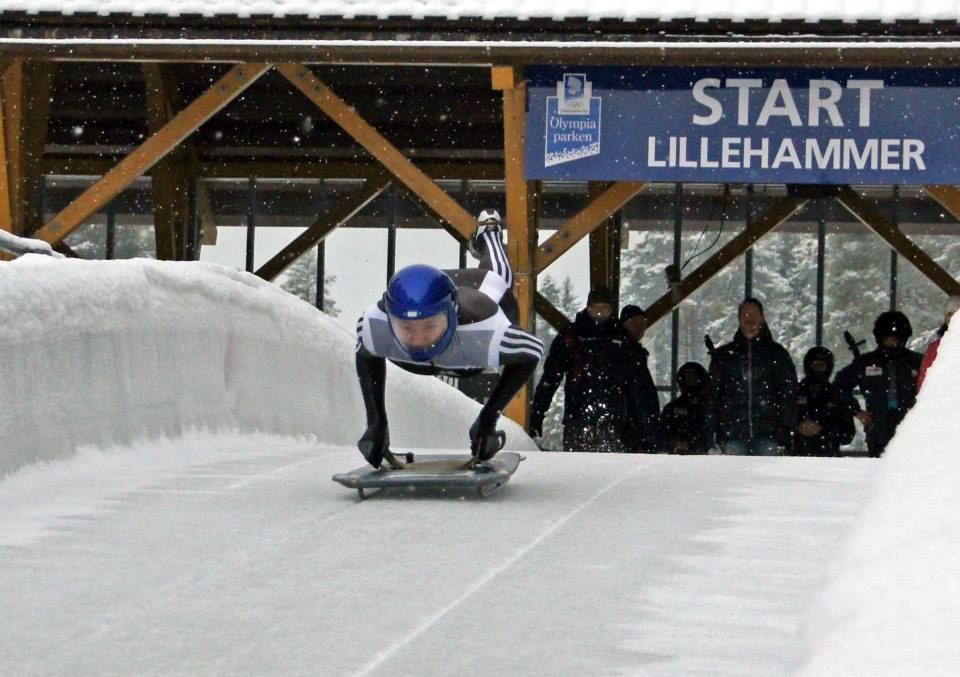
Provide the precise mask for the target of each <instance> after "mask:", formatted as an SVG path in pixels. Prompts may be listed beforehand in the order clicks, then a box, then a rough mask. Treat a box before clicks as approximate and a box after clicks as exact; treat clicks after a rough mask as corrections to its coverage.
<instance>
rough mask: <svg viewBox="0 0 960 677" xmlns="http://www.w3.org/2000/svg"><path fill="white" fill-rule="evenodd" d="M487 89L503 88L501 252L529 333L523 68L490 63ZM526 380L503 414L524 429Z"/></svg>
mask: <svg viewBox="0 0 960 677" xmlns="http://www.w3.org/2000/svg"><path fill="white" fill-rule="evenodd" d="M491 75H492V80H493V88H494V89H499V90H500V91H502V92H503V151H504V152H503V156H504V177H505V187H506V194H507V215H506V222H507V233H508V240H507V256H508V258H509V259H510V267H511V268H512V269H513V279H514V282H513V294H514V296H516V298H517V304H518V306H519V308H520V317H519V323H520V326H521V327H523V328H524V329H525V330H527V331H529V332H533V331H534V315H533V313H534V295H535V294H536V291H537V271H536V268H535V266H534V252H535V251H536V246H537V228H536V219H537V214H536V212H537V210H536V204H537V195H536V187H535V185H534V184H533V182H527V180H526V176H525V171H524V145H525V128H526V103H527V84H526V82H525V81H524V79H523V71H522V70H521V69H519V68H513V67H509V66H506V67H494V68H493V71H492V74H491ZM530 398H531V390H530V384H527V385H525V386H524V387H523V388H522V389H521V391H520V392H519V393H517V396H516V397H514V398H513V401H512V402H510V404H509V405H508V406H507V409H506V412H505V413H506V414H507V416H509V417H510V418H512V419H513V420H514V421H516V422H517V423H519V424H520V425H522V426H524V427H526V425H527V422H528V420H529V416H530Z"/></svg>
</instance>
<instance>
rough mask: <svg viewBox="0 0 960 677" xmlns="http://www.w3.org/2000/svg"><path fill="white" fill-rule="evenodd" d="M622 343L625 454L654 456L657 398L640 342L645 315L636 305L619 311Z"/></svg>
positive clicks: (644, 327) (658, 402)
mask: <svg viewBox="0 0 960 677" xmlns="http://www.w3.org/2000/svg"><path fill="white" fill-rule="evenodd" d="M620 324H621V325H623V329H624V336H625V338H626V341H624V344H623V356H622V359H623V370H622V372H621V377H622V378H623V394H624V399H623V404H624V409H625V412H624V421H623V442H624V447H625V449H624V450H625V451H631V452H637V453H640V452H647V453H654V452H655V451H656V447H657V438H658V434H657V428H658V418H659V416H660V397H659V395H657V386H656V385H655V384H654V382H653V376H651V375H650V368H649V366H648V365H647V358H649V357H650V353H649V352H647V349H646V348H644V347H643V344H642V343H641V342H640V341H641V339H643V335H644V333H645V332H646V330H647V314H646V313H645V312H643V310H642V309H641V308H640V307H639V306H632V305H626V306H624V307H623V308H622V309H621V310H620Z"/></svg>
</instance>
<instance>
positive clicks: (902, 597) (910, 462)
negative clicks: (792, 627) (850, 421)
mask: <svg viewBox="0 0 960 677" xmlns="http://www.w3.org/2000/svg"><path fill="white" fill-rule="evenodd" d="M953 324H957V320H956V318H954V321H953V323H952V325H953ZM952 325H951V329H950V331H949V332H948V333H947V335H946V336H945V337H944V339H943V342H942V343H941V345H940V353H939V355H938V357H937V360H936V362H935V363H934V365H933V367H931V369H930V371H929V372H928V375H927V380H926V381H925V382H924V385H923V391H922V392H921V393H920V397H919V399H918V401H917V405H916V406H915V407H914V409H913V410H912V411H911V412H910V413H909V414H908V416H907V418H906V419H905V420H904V422H903V423H902V424H901V426H900V428H899V429H898V430H897V435H896V437H895V438H894V440H893V441H892V442H891V444H890V446H889V447H888V449H887V452H886V454H885V455H884V457H883V459H882V460H881V461H880V462H881V464H882V469H881V472H880V474H879V479H878V482H877V486H876V487H875V491H874V495H873V497H872V498H871V500H869V501H868V502H867V504H866V505H865V507H864V511H863V513H862V515H861V516H860V518H859V523H858V525H857V527H856V529H855V532H854V534H853V537H852V539H851V540H850V542H849V544H848V547H847V548H846V549H845V552H844V553H843V555H842V557H841V559H840V560H839V561H838V562H837V563H836V565H835V567H834V569H833V571H832V574H831V577H830V581H829V585H828V586H827V588H826V590H825V592H824V594H823V595H822V596H821V599H820V601H819V603H818V605H817V607H816V608H815V610H814V612H813V613H812V615H811V618H810V620H809V622H808V628H809V630H808V634H809V638H810V641H809V644H810V650H809V654H808V658H807V660H806V662H805V664H804V665H803V666H802V668H801V669H800V670H799V673H798V674H799V675H802V676H803V677H814V676H816V677H819V676H828V675H829V676H830V677H835V676H836V675H870V676H871V677H886V676H889V677H902V676H903V675H924V676H925V677H931V676H934V675H944V676H947V675H950V676H952V675H955V674H957V669H958V666H960V642H958V641H957V637H960V453H958V441H960V416H958V415H957V384H958V383H960V325H958V326H957V327H953V326H952Z"/></svg>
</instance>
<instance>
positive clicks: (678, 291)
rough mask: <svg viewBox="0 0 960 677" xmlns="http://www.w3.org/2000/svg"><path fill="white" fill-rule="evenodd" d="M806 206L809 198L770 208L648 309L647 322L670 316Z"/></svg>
mask: <svg viewBox="0 0 960 677" xmlns="http://www.w3.org/2000/svg"><path fill="white" fill-rule="evenodd" d="M807 202H809V199H808V198H804V197H798V196H793V195H790V196H787V197H785V198H783V199H782V200H780V201H779V202H777V203H775V204H774V205H772V206H771V207H770V208H769V209H768V210H767V211H765V212H764V213H763V214H761V215H760V217H759V218H757V219H756V220H755V221H754V222H753V223H751V224H750V225H749V226H748V227H747V228H745V229H744V230H743V232H741V233H740V234H739V235H737V236H736V237H734V238H733V239H732V240H730V242H728V243H727V244H725V245H724V246H723V247H722V248H721V249H720V250H719V251H718V252H717V253H716V254H714V255H713V256H711V257H710V258H709V259H707V260H706V261H704V262H703V263H702V264H701V265H700V267H699V268H697V269H696V270H694V271H693V272H692V273H690V274H689V275H688V276H687V277H685V278H684V279H683V280H682V281H681V282H680V284H679V285H677V287H676V288H675V289H672V290H671V291H669V292H667V293H666V294H664V295H663V296H661V297H660V298H659V299H657V300H656V301H655V302H654V303H653V305H651V306H650V307H649V308H647V322H648V323H649V324H650V325H651V326H652V325H653V324H654V323H655V322H657V321H658V320H661V319H663V318H664V317H666V316H667V315H669V314H670V311H672V310H673V309H674V308H675V307H677V306H678V305H680V302H681V301H683V300H684V299H685V298H687V297H688V296H690V295H691V294H693V292H695V291H696V290H697V289H699V288H700V287H701V286H703V284H704V283H705V282H707V280H709V279H710V278H712V277H713V276H714V275H716V274H717V273H719V272H720V271H721V270H723V269H724V268H725V267H726V266H727V264H728V263H730V262H731V261H733V260H734V259H735V258H737V257H738V256H740V255H741V254H743V253H744V252H745V251H747V250H748V249H750V247H752V246H753V245H755V244H756V243H757V241H758V240H759V239H760V238H762V237H763V236H764V235H766V234H767V233H769V232H770V231H771V230H773V229H774V228H776V227H777V226H779V225H780V224H781V223H783V222H784V221H787V220H788V219H789V218H790V217H792V216H793V215H794V214H796V213H797V212H798V211H800V209H802V208H803V206H804V205H805V204H807Z"/></svg>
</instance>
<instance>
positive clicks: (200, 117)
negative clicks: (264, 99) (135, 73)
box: [35, 63, 271, 244]
mask: <svg viewBox="0 0 960 677" xmlns="http://www.w3.org/2000/svg"><path fill="white" fill-rule="evenodd" d="M270 68H271V64H263V63H245V64H239V65H237V66H234V67H233V68H231V69H230V70H229V71H228V72H227V74H226V75H224V76H223V77H222V78H220V79H219V80H217V81H216V82H215V83H214V84H213V86H212V87H210V89H208V90H207V91H206V92H204V93H203V94H201V95H200V96H199V97H198V98H197V99H196V100H195V101H194V102H193V103H191V104H190V105H189V106H187V107H186V108H184V109H183V110H182V111H180V113H178V114H177V115H176V116H174V117H173V119H172V120H170V122H168V123H167V124H166V125H164V127H163V128H162V129H160V130H158V131H157V132H156V133H155V134H153V135H152V136H151V137H150V138H149V139H147V140H146V141H144V142H143V144H142V145H141V146H140V147H139V148H137V149H136V150H135V151H133V152H132V153H130V155H128V156H127V157H125V158H124V159H123V160H122V161H121V162H120V164H118V165H117V166H116V167H114V168H113V169H111V170H110V171H109V172H107V173H106V174H105V175H104V176H103V177H102V178H101V179H100V180H99V181H97V182H96V183H95V184H93V185H92V186H90V187H89V188H88V189H87V190H85V191H84V192H83V194H82V195H80V197H78V198H77V199H76V200H74V201H73V202H72V203H70V204H69V205H67V207H66V208H65V209H63V211H61V212H60V213H59V214H57V215H56V216H55V217H53V219H52V220H51V221H50V223H48V224H47V225H46V226H44V227H43V228H41V229H40V230H39V231H37V233H36V235H35V237H37V238H40V239H43V240H46V241H47V242H49V243H51V244H53V243H55V242H59V241H60V240H62V239H63V238H65V237H66V236H67V235H69V234H70V233H72V232H73V231H74V230H76V229H77V228H78V227H79V226H80V225H81V224H82V223H83V222H84V221H85V220H86V219H87V218H88V217H89V216H90V215H91V214H94V213H96V212H97V211H99V210H100V209H101V208H103V207H104V206H105V205H106V204H108V203H109V202H110V201H111V200H112V199H113V198H114V197H116V196H117V194H119V193H120V191H122V190H123V189H124V188H126V187H127V186H129V185H130V184H131V183H132V182H133V181H134V179H136V178H137V177H138V176H140V175H142V174H144V173H145V172H147V171H148V170H149V169H150V168H151V167H153V166H154V165H155V164H157V163H158V162H159V161H160V160H162V159H163V158H164V156H166V155H167V154H168V153H169V152H170V151H172V150H173V149H174V148H176V147H177V145H179V144H180V142H181V141H183V140H184V139H185V138H187V137H188V136H189V135H190V134H192V133H193V132H194V131H196V129H197V128H198V127H200V125H202V124H203V123H204V122H206V121H207V120H209V119H210V118H212V117H213V116H214V115H216V114H217V113H218V112H219V111H220V110H221V109H223V107H224V106H226V105H227V104H229V103H230V102H231V101H233V100H234V99H235V98H237V97H238V96H239V95H240V94H242V93H243V92H244V90H246V89H247V88H248V87H249V86H250V85H252V84H253V83H254V82H256V81H257V79H258V78H260V76H261V75H263V74H264V73H266V72H267V71H268V70H270Z"/></svg>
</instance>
